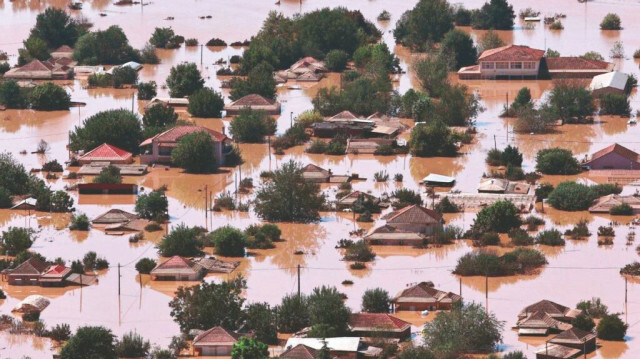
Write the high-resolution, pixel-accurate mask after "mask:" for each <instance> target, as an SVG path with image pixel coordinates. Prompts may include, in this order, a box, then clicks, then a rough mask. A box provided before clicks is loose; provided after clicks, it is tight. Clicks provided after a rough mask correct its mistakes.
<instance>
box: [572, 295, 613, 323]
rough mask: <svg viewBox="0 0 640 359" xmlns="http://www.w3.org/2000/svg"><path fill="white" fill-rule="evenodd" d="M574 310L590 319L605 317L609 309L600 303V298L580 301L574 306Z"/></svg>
mask: <svg viewBox="0 0 640 359" xmlns="http://www.w3.org/2000/svg"><path fill="white" fill-rule="evenodd" d="M576 308H578V309H580V310H582V312H583V313H585V314H587V315H588V316H589V317H592V318H602V317H603V316H605V315H607V313H608V312H609V308H607V306H606V305H605V304H603V303H602V301H601V300H600V298H591V300H582V301H580V302H578V304H576Z"/></svg>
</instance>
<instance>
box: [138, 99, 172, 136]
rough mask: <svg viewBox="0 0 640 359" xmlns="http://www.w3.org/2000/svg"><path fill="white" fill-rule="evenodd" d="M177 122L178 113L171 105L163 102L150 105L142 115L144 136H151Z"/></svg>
mask: <svg viewBox="0 0 640 359" xmlns="http://www.w3.org/2000/svg"><path fill="white" fill-rule="evenodd" d="M177 122H178V114H177V113H176V112H175V110H174V109H173V107H171V106H165V105H163V104H155V105H153V106H151V107H150V108H149V109H147V111H146V112H145V114H144V116H142V124H143V125H144V135H145V137H147V138H149V137H153V136H155V135H156V134H158V133H161V132H164V131H166V130H167V129H169V128H170V127H173V126H175V124H176V123H177Z"/></svg>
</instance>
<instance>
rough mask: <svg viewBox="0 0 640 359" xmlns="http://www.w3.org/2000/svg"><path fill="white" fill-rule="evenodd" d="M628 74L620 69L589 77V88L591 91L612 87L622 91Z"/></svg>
mask: <svg viewBox="0 0 640 359" xmlns="http://www.w3.org/2000/svg"><path fill="white" fill-rule="evenodd" d="M628 78H629V75H627V74H625V73H624V72H620V71H612V72H608V73H606V74H602V75H597V76H594V77H593V79H591V84H590V85H589V89H590V90H591V91H594V90H598V89H602V88H607V87H611V88H614V89H618V90H620V91H624V88H625V87H626V86H627V79H628Z"/></svg>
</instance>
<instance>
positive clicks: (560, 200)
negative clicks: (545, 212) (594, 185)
mask: <svg viewBox="0 0 640 359" xmlns="http://www.w3.org/2000/svg"><path fill="white" fill-rule="evenodd" d="M595 198H596V196H595V195H594V193H593V191H592V190H591V189H590V188H589V187H588V186H585V185H583V184H580V183H576V182H562V183H560V184H559V185H558V186H557V187H556V188H555V189H554V190H553V191H551V193H549V198H548V201H549V204H551V205H552V206H553V207H554V208H557V209H560V210H563V211H584V210H586V209H588V208H589V207H590V206H591V204H592V203H593V201H594V200H595Z"/></svg>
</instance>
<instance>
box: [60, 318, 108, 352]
mask: <svg viewBox="0 0 640 359" xmlns="http://www.w3.org/2000/svg"><path fill="white" fill-rule="evenodd" d="M116 358H117V355H116V349H115V336H114V335H113V333H111V330H109V329H107V328H105V327H92V326H86V327H80V328H78V330H77V331H76V333H75V334H74V335H73V336H71V338H70V339H69V341H67V342H66V343H65V344H64V345H63V346H62V349H61V350H60V359H116Z"/></svg>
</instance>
